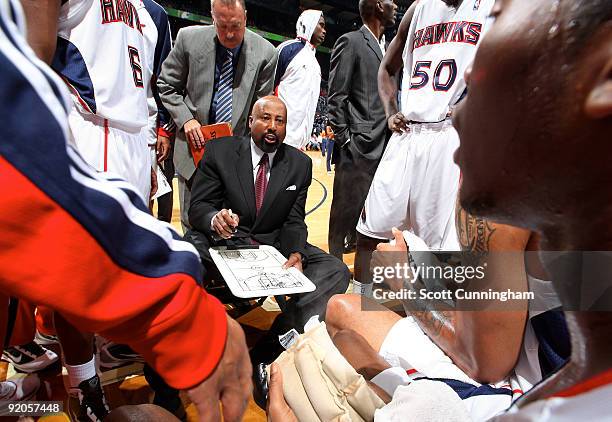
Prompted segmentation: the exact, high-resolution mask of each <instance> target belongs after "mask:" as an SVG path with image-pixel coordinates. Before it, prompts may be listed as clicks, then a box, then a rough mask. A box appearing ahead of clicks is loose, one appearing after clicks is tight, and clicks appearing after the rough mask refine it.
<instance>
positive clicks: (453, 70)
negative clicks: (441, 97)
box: [410, 59, 457, 91]
mask: <svg viewBox="0 0 612 422" xmlns="http://www.w3.org/2000/svg"><path fill="white" fill-rule="evenodd" d="M430 69H431V62H425V61H423V62H416V63H415V65H414V71H413V72H412V78H411V79H410V89H421V88H423V87H424V86H426V85H427V84H428V83H429V74H428V73H427V71H426V70H430ZM444 69H448V75H447V76H446V81H445V82H442V81H441V76H442V72H443V71H444ZM456 80H457V63H456V62H455V59H449V60H442V61H440V63H438V66H437V67H436V70H435V71H434V73H433V89H434V91H448V90H449V89H451V87H452V86H453V84H454V83H455V81H456Z"/></svg>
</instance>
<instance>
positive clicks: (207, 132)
mask: <svg viewBox="0 0 612 422" xmlns="http://www.w3.org/2000/svg"><path fill="white" fill-rule="evenodd" d="M200 132H202V136H203V137H204V145H203V146H202V148H200V149H196V148H194V147H193V145H192V144H191V142H187V143H188V144H189V151H191V156H192V157H193V164H195V166H196V167H197V166H198V164H200V161H201V160H202V157H203V156H204V150H205V149H206V142H208V141H210V140H211V139H216V138H223V137H224V136H232V125H231V124H229V123H215V124H214V125H205V126H200Z"/></svg>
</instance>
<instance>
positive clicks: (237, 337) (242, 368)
mask: <svg viewBox="0 0 612 422" xmlns="http://www.w3.org/2000/svg"><path fill="white" fill-rule="evenodd" d="M252 374H253V368H252V367H251V360H250V359H249V352H248V349H247V345H246V341H245V337H244V331H242V328H241V327H240V325H239V324H238V323H237V322H236V321H234V320H233V319H232V318H229V317H228V318H227V339H226V340H225V351H224V352H223V356H221V360H220V361H219V364H218V365H217V368H216V369H215V371H214V372H213V373H212V374H211V375H210V376H209V377H208V378H207V379H206V380H205V381H203V382H202V383H201V384H200V385H198V386H196V387H194V388H192V389H190V390H187V394H188V395H189V398H190V399H191V401H192V402H193V403H194V404H195V405H196V408H197V409H198V415H199V420H200V421H220V420H221V410H220V409H219V401H221V404H222V405H223V420H224V421H227V422H232V421H240V420H242V415H243V414H244V411H245V410H246V407H247V405H248V403H249V398H250V397H251V392H252V391H253V384H252V382H251V375H252Z"/></svg>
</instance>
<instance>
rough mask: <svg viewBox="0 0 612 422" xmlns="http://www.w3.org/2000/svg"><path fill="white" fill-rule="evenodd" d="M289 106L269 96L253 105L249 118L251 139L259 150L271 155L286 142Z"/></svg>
mask: <svg viewBox="0 0 612 422" xmlns="http://www.w3.org/2000/svg"><path fill="white" fill-rule="evenodd" d="M286 124H287V106H286V105H285V103H284V102H283V100H281V99H280V98H278V97H275V96H273V95H269V96H267V97H263V98H260V99H259V100H257V102H255V104H254V105H253V110H251V116H250V117H249V127H250V128H251V138H253V142H255V145H257V147H258V148H259V149H261V150H262V151H264V152H267V153H271V152H274V151H276V150H277V149H278V147H279V146H280V144H282V143H283V141H284V140H285V135H286Z"/></svg>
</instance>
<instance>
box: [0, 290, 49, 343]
mask: <svg viewBox="0 0 612 422" xmlns="http://www.w3.org/2000/svg"><path fill="white" fill-rule="evenodd" d="M0 301H2V304H4V303H8V298H7V297H6V296H2V297H0ZM0 308H1V309H2V310H1V311H0V325H1V326H2V328H1V330H2V331H0V338H1V339H4V337H5V335H6V331H5V330H7V328H8V325H7V324H8V323H9V321H8V312H7V310H6V309H5V306H4V305H2V306H0ZM37 329H38V331H40V332H42V333H45V334H55V331H54V329H53V311H51V310H49V309H47V308H44V307H36V306H35V305H32V304H30V303H28V302H25V301H23V300H19V302H18V307H17V316H16V318H15V321H14V325H13V330H12V333H11V338H10V340H9V342H8V345H9V346H17V345H20V344H26V343H29V342H31V341H32V340H33V339H34V334H35V333H36V330H37Z"/></svg>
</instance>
